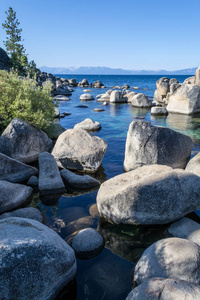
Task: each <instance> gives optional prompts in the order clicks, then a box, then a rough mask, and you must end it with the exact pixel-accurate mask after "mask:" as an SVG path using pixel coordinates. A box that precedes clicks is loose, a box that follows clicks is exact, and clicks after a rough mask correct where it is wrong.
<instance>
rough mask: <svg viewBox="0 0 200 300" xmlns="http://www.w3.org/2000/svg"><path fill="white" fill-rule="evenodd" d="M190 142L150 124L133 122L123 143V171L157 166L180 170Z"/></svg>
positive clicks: (190, 145)
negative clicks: (124, 145) (152, 165)
mask: <svg viewBox="0 0 200 300" xmlns="http://www.w3.org/2000/svg"><path fill="white" fill-rule="evenodd" d="M192 146H193V143H192V139H191V138H190V137H189V136H187V135H184V134H181V133H179V132H176V131H174V130H172V129H169V128H165V127H159V126H158V127H157V126H152V125H151V123H150V122H146V121H133V122H131V124H130V126H129V130H128V133H127V139H126V148H125V158H124V170H125V171H130V170H134V169H136V168H138V167H141V166H144V165H151V164H161V165H167V166H170V167H172V168H182V169H184V168H185V166H186V164H187V162H188V161H189V158H190V155H191V150H192Z"/></svg>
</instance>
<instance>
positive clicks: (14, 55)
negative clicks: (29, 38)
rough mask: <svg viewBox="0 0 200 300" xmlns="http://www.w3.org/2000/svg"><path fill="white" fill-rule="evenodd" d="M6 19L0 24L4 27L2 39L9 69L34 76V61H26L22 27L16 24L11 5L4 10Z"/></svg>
mask: <svg viewBox="0 0 200 300" xmlns="http://www.w3.org/2000/svg"><path fill="white" fill-rule="evenodd" d="M6 15H7V20H6V21H5V22H4V23H3V24H2V27H3V29H5V31H6V34H7V37H6V41H4V45H5V47H6V52H7V54H8V55H9V56H10V58H11V65H10V67H11V69H13V70H14V71H17V72H18V73H19V74H20V75H23V76H27V75H28V74H30V76H31V77H32V76H34V75H36V74H37V72H38V69H37V68H36V64H35V62H34V61H33V60H32V61H31V62H30V63H29V62H28V58H27V55H26V54H25V52H26V50H25V49H24V46H23V44H22V43H21V42H22V38H21V32H22V29H19V28H18V26H19V25H20V22H19V21H18V19H17V18H16V12H14V11H13V9H12V7H9V9H8V11H6Z"/></svg>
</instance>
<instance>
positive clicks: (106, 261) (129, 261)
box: [32, 75, 200, 300]
mask: <svg viewBox="0 0 200 300" xmlns="http://www.w3.org/2000/svg"><path fill="white" fill-rule="evenodd" d="M57 76H59V77H61V78H68V79H71V78H76V79H77V81H81V80H82V79H84V78H86V79H87V80H88V82H89V83H91V82H94V81H96V80H100V81H101V82H102V83H103V84H104V85H105V86H106V89H94V88H91V89H92V92H91V94H92V95H93V96H94V97H96V95H98V94H100V93H104V92H106V91H107V90H108V89H110V88H111V86H115V85H119V86H123V85H124V84H128V85H130V87H131V88H133V87H135V86H136V87H139V89H138V90H137V91H136V92H139V93H144V94H146V95H147V96H149V97H151V98H153V95H154V91H155V89H156V81H157V80H158V79H159V78H160V77H162V76H150V75H148V76H136V75H57ZM165 77H169V78H174V77H175V78H177V79H178V80H179V82H180V83H182V82H183V81H184V80H185V79H186V78H187V77H189V76H186V75H185V76H183V75H181V76H165ZM83 89H84V88H80V87H76V88H74V92H73V93H72V96H70V97H69V98H70V99H71V100H70V101H63V102H59V110H60V113H63V112H69V113H71V115H69V116H66V117H65V118H63V119H60V124H61V125H62V126H63V127H64V128H65V129H70V128H73V127H74V125H75V124H76V123H78V122H81V121H83V120H84V119H86V118H91V119H93V120H95V121H98V122H100V124H101V125H102V129H101V130H100V131H98V132H95V133H92V134H93V135H96V136H99V137H101V138H102V139H104V140H105V141H106V142H107V143H108V148H107V151H106V153H105V156H104V159H103V161H102V165H101V167H100V168H99V170H98V171H97V172H96V174H94V175H93V176H94V177H95V178H97V179H99V180H100V181H101V182H103V181H105V180H108V179H109V178H112V177H114V176H116V175H118V174H121V173H123V161H124V152H125V142H126V135H127V131H128V127H129V124H130V123H131V122H132V121H133V120H136V119H137V118H144V120H146V121H150V122H151V123H152V125H158V126H165V127H168V128H171V129H174V130H177V131H179V132H182V133H185V134H187V135H189V136H190V137H191V138H192V139H193V142H194V146H193V149H192V156H194V155H195V154H196V153H198V152H199V149H200V117H198V116H187V115H178V114H169V115H168V116H167V117H166V116H165V117H155V116H151V113H150V110H149V109H145V108H134V107H132V106H131V104H108V105H107V106H103V104H102V103H100V102H97V101H96V100H94V101H85V102H83V101H80V95H81V94H83ZM88 89H90V88H88ZM132 91H133V89H132ZM79 105H86V106H87V107H85V108H83V107H77V106H79ZM94 108H103V109H104V110H105V111H102V112H95V111H93V109H94ZM96 195H97V190H94V191H92V192H90V193H86V194H75V193H74V194H64V195H62V196H59V195H56V196H54V197H53V198H51V199H50V198H40V197H39V196H38V195H36V196H35V198H34V201H33V203H32V205H34V206H35V207H38V208H39V209H40V210H41V211H42V212H43V213H44V215H45V219H46V224H47V225H48V226H49V227H51V228H53V229H54V230H55V231H56V232H57V233H58V234H59V235H60V236H61V237H62V238H63V239H64V240H66V241H68V240H69V238H70V237H71V235H72V234H73V233H74V232H76V231H78V230H80V229H83V228H87V227H91V228H98V230H99V231H100V232H101V233H102V235H103V236H104V238H105V248H104V249H103V251H102V252H101V253H100V254H99V255H98V256H97V257H95V258H93V259H90V260H77V262H78V269H77V275H76V280H75V281H74V283H73V285H72V287H71V290H70V292H69V294H65V293H64V292H63V293H62V294H61V295H60V296H59V297H58V299H77V300H94V299H95V300H111V299H115V300H122V299H125V298H126V296H127V295H128V293H129V292H130V291H131V289H132V283H131V277H132V276H131V274H132V269H133V267H134V265H135V263H136V262H137V261H138V259H139V258H140V256H141V254H142V253H143V251H144V250H145V249H146V248H147V247H148V246H149V245H151V244H152V243H153V242H155V241H157V240H159V239H161V238H164V237H165V236H164V231H165V229H166V227H167V225H162V226H119V225H111V224H108V223H105V222H103V221H102V220H100V219H99V217H98V213H97V211H96V206H95V203H96ZM197 214H198V212H197ZM191 216H192V217H193V218H194V219H196V218H198V217H197V215H196V214H194V213H193V214H192V215H191Z"/></svg>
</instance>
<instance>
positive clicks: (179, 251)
mask: <svg viewBox="0 0 200 300" xmlns="http://www.w3.org/2000/svg"><path fill="white" fill-rule="evenodd" d="M153 277H161V278H173V279H177V280H185V281H188V282H191V283H194V284H196V285H199V284H200V246H199V245H197V244H196V243H193V242H191V241H188V240H185V239H180V238H168V239H163V240H160V241H158V242H156V243H154V244H153V245H151V246H150V247H148V248H147V249H146V250H145V251H144V253H143V255H142V256H141V258H140V259H139V261H138V263H137V264H136V266H135V270H134V281H135V282H136V283H137V284H141V283H142V282H144V281H145V280H147V279H150V278H153Z"/></svg>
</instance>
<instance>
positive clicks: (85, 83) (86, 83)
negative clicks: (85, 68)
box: [78, 78, 89, 87]
mask: <svg viewBox="0 0 200 300" xmlns="http://www.w3.org/2000/svg"><path fill="white" fill-rule="evenodd" d="M78 86H80V87H88V86H89V82H88V81H87V79H85V78H84V79H83V80H82V81H81V82H79V83H78Z"/></svg>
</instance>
